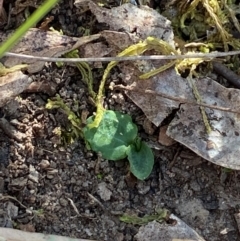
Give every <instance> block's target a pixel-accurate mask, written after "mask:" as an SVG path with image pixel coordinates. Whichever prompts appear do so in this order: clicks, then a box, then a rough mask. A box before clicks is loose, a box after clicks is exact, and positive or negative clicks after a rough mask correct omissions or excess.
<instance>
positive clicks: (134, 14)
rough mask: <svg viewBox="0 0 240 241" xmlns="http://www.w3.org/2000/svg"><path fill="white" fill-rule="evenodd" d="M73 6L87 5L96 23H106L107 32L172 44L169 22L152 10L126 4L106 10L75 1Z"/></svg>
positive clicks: (84, 1) (89, 0)
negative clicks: (112, 31) (154, 39)
mask: <svg viewBox="0 0 240 241" xmlns="http://www.w3.org/2000/svg"><path fill="white" fill-rule="evenodd" d="M74 4H75V5H76V7H81V6H82V5H84V6H86V5H88V7H89V9H90V10H91V12H92V13H93V14H94V15H95V16H96V18H97V20H98V22H100V23H106V24H107V25H108V26H109V30H114V31H120V32H127V33H134V34H136V35H137V36H138V37H139V38H140V39H145V38H147V37H149V36H153V37H158V38H161V39H162V40H165V41H168V43H169V44H171V45H173V44H174V42H173V32H172V27H171V22H170V21H169V20H168V19H166V18H165V17H163V16H162V15H160V14H159V13H158V12H157V11H155V10H154V9H152V8H149V7H147V6H143V5H142V6H140V7H137V6H135V5H133V4H130V3H127V4H123V5H121V6H119V7H114V8H111V9H106V8H102V7H99V6H98V5H97V4H95V3H94V2H93V1H91V0H76V1H75V3H74ZM136 20H137V21H136Z"/></svg>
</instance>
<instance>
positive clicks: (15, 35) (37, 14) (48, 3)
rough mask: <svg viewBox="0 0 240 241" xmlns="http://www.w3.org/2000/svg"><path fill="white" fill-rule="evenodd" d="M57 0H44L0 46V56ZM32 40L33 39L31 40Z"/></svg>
mask: <svg viewBox="0 0 240 241" xmlns="http://www.w3.org/2000/svg"><path fill="white" fill-rule="evenodd" d="M58 1H59V0H46V1H45V2H44V4H43V5H42V6H40V7H39V8H38V9H37V10H36V11H35V12H34V13H33V14H32V15H31V16H30V17H29V18H28V19H27V20H26V22H24V23H23V24H22V25H21V26H20V27H19V28H18V29H17V30H16V31H15V32H14V33H13V34H12V35H11V37H9V39H7V40H6V41H5V42H4V43H3V44H2V45H1V46H0V58H1V57H2V56H3V55H4V53H5V52H7V51H9V50H10V49H11V48H12V47H13V46H14V44H16V43H17V41H19V40H20V38H21V37H22V36H23V35H24V34H25V33H26V32H27V31H28V30H29V29H30V28H31V27H32V26H34V25H35V24H36V23H37V22H38V21H40V20H41V19H42V18H43V17H44V16H45V15H46V14H47V13H48V12H49V11H50V10H51V9H52V8H53V7H54V5H55V4H56V3H57V2H58ZM33 41H34V40H33Z"/></svg>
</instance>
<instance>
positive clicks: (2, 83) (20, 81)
mask: <svg viewBox="0 0 240 241" xmlns="http://www.w3.org/2000/svg"><path fill="white" fill-rule="evenodd" d="M30 83H31V78H29V77H28V76H27V75H25V74H23V73H22V72H21V71H16V72H13V73H10V74H7V75H5V76H2V77H0V107H1V106H3V105H4V104H5V103H6V102H7V101H9V100H10V99H12V98H14V97H15V96H17V95H19V94H20V93H22V92H23V91H24V90H25V89H26V88H27V87H28V86H29V84H30Z"/></svg>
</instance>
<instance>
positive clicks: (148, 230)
mask: <svg viewBox="0 0 240 241" xmlns="http://www.w3.org/2000/svg"><path fill="white" fill-rule="evenodd" d="M170 219H172V220H174V221H175V222H176V223H175V224H174V225H173V224H171V225H170V224H165V223H158V222H157V221H153V222H150V223H148V224H147V225H145V226H142V227H140V229H139V231H138V233H137V234H136V235H135V236H134V237H135V239H136V240H137V241H149V240H151V241H204V239H203V238H202V237H201V236H199V235H198V233H197V232H196V231H195V230H193V229H192V228H190V227H189V226H188V225H187V224H186V223H184V222H183V221H182V220H181V219H179V218H178V217H176V216H175V215H173V214H171V215H170Z"/></svg>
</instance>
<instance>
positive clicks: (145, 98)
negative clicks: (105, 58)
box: [75, 0, 240, 170]
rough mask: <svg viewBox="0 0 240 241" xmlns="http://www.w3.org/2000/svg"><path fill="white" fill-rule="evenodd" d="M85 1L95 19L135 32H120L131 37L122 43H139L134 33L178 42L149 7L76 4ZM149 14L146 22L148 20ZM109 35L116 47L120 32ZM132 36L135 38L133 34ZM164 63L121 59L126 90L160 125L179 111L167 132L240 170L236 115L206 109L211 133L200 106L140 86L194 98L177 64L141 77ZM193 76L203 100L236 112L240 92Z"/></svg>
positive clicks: (219, 162) (166, 23)
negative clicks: (171, 98)
mask: <svg viewBox="0 0 240 241" xmlns="http://www.w3.org/2000/svg"><path fill="white" fill-rule="evenodd" d="M83 3H87V4H88V6H89V8H90V10H91V11H92V13H93V14H94V15H95V16H96V18H97V20H98V21H99V22H104V23H105V24H107V25H109V26H110V30H114V31H118V30H123V31H124V30H125V31H128V32H130V33H132V35H129V36H130V38H128V39H127V38H126V37H125V36H124V34H123V33H121V36H124V38H125V41H129V42H125V43H124V44H126V45H128V46H130V45H132V44H134V43H135V42H136V37H137V38H138V39H139V40H144V39H145V38H146V37H148V36H154V37H157V38H159V39H163V40H165V41H166V42H168V43H170V44H171V45H172V46H174V42H173V31H172V29H171V25H170V22H169V20H167V19H166V18H164V17H163V16H161V15H160V14H158V13H157V12H156V11H155V10H153V9H149V8H147V10H146V9H145V8H146V7H144V6H143V9H141V8H138V7H136V6H134V5H132V4H124V5H122V6H120V7H118V8H112V9H103V8H100V7H98V6H97V5H96V4H95V3H94V2H92V1H86V0H81V1H80V0H77V1H76V2H75V5H76V6H78V7H79V6H81V4H83ZM144 9H145V10H144ZM116 13H117V14H116ZM149 16H151V17H149ZM146 18H147V19H148V21H144V19H146ZM123 19H124V20H123ZM134 19H138V21H137V22H136V21H134ZM143 23H144V24H143ZM134 31H135V33H134ZM106 33H107V32H106ZM103 34H104V33H103ZM111 34H112V36H111V37H110V36H109V35H108V38H106V41H107V42H108V43H109V44H110V47H112V45H111V44H114V45H115V46H116V45H118V36H120V34H119V33H118V32H113V31H112V32H111ZM131 36H134V37H132V38H131ZM132 39H133V40H132ZM119 42H120V44H119V45H120V46H119V48H120V47H122V41H119ZM165 64H166V61H151V60H148V61H142V62H139V61H136V62H134V63H131V64H129V63H121V64H120V65H119V66H120V69H121V73H122V75H123V77H122V78H123V81H124V82H125V84H127V85H128V86H130V87H131V91H126V94H127V96H128V97H129V98H130V99H131V100H132V101H133V102H134V103H135V104H136V105H137V106H138V107H139V108H141V109H142V110H143V112H144V113H145V115H146V116H147V118H148V119H149V120H150V121H151V122H152V123H153V124H154V125H156V126H159V125H161V123H162V122H163V120H164V119H165V118H166V117H168V116H169V115H170V114H171V113H172V111H173V110H177V109H179V110H178V111H177V113H176V115H175V117H174V119H173V120H172V122H171V123H170V125H169V128H168V131H167V134H168V135H169V136H170V137H172V138H173V139H174V140H176V141H178V142H180V143H182V144H183V145H185V146H187V147H188V148H190V149H191V150H193V151H194V152H195V153H197V154H198V155H200V156H201V157H203V158H204V159H206V160H208V161H210V162H213V163H215V164H217V165H220V166H223V167H227V168H231V169H236V170H240V161H239V158H238V156H239V154H240V150H239V148H238V146H239V145H240V138H239V125H240V120H239V114H238V113H229V112H226V111H221V110H216V109H210V108H205V111H206V114H207V118H208V121H209V123H210V126H211V128H212V132H211V133H209V134H208V133H207V131H206V127H205V124H204V120H203V117H202V114H201V112H200V109H199V107H197V106H192V105H189V104H183V103H182V102H181V101H177V100H176V101H175V100H170V99H167V98H163V97H161V96H156V95H154V94H148V93H145V94H144V93H143V91H142V90H152V91H154V92H156V93H163V94H167V95H170V96H173V97H176V98H182V99H186V100H189V101H192V102H196V99H195V97H194V95H193V90H192V88H191V86H189V83H188V82H187V80H186V79H185V78H182V77H181V76H180V75H179V74H177V73H176V70H175V69H174V68H171V69H168V70H166V71H163V72H161V73H159V74H157V75H155V76H153V77H151V78H149V79H146V80H141V79H140V78H139V76H140V75H141V74H142V73H144V72H148V71H149V70H151V69H156V68H158V67H159V66H162V65H165ZM194 80H195V83H196V86H197V89H198V91H199V93H200V96H201V98H202V103H204V104H207V105H215V106H216V107H219V106H220V107H225V108H230V107H231V108H233V109H234V110H238V107H239V106H238V103H239V96H240V91H239V90H237V89H231V88H230V89H228V88H225V87H223V86H221V85H220V84H218V83H217V82H216V81H214V80H213V79H211V78H201V77H197V78H195V79H194Z"/></svg>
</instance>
